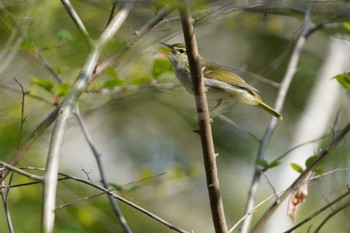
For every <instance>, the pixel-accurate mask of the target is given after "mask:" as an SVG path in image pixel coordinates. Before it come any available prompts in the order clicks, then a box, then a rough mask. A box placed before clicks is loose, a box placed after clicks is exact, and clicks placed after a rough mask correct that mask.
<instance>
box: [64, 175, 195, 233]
mask: <svg viewBox="0 0 350 233" xmlns="http://www.w3.org/2000/svg"><path fill="white" fill-rule="evenodd" d="M60 175H62V176H64V177H68V178H70V179H72V180H75V181H78V182H80V183H83V184H87V185H89V186H91V187H94V188H96V189H99V190H101V191H103V192H105V193H106V194H108V195H110V196H112V197H113V198H115V199H118V200H119V201H121V202H123V203H125V204H127V205H129V206H131V207H132V208H134V209H136V210H138V211H140V212H141V213H144V214H145V215H147V216H149V217H151V218H152V219H154V220H156V221H157V222H160V223H161V224H163V225H165V226H167V227H169V228H170V229H172V230H174V231H176V232H180V233H189V232H188V231H185V230H182V229H179V228H177V227H175V226H174V225H172V224H171V223H169V222H167V221H165V220H164V219H162V218H160V217H159V216H157V215H155V214H153V213H151V212H149V211H148V210H146V209H144V208H142V207H140V206H138V205H136V204H134V203H133V202H131V201H129V200H127V199H125V198H123V197H121V196H119V195H117V194H115V193H113V192H111V191H110V190H108V189H106V188H104V187H102V186H99V185H97V184H94V183H91V182H89V181H87V180H83V179H80V178H78V177H73V176H69V175H66V174H62V173H60Z"/></svg>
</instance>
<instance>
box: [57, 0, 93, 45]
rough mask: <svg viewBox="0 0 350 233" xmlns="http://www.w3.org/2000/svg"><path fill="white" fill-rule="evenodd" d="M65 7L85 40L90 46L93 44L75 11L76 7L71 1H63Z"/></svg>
mask: <svg viewBox="0 0 350 233" xmlns="http://www.w3.org/2000/svg"><path fill="white" fill-rule="evenodd" d="M61 2H62V4H63V6H64V7H65V8H66V10H67V12H68V14H69V15H70V16H71V18H72V20H73V22H74V23H75V25H76V26H77V28H78V29H79V31H80V32H81V34H82V35H83V36H84V39H85V40H86V41H87V42H88V44H89V45H90V44H91V37H90V35H89V32H88V31H87V29H86V27H85V25H84V23H83V21H82V20H81V18H80V17H79V15H78V13H77V12H76V11H75V9H74V7H73V6H72V4H71V3H70V1H69V0H61Z"/></svg>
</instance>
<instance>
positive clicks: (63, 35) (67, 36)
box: [57, 29, 74, 41]
mask: <svg viewBox="0 0 350 233" xmlns="http://www.w3.org/2000/svg"><path fill="white" fill-rule="evenodd" d="M57 36H58V38H59V39H60V40H63V41H72V40H74V36H73V35H72V33H70V31H68V30H65V29H62V30H60V31H58V32H57Z"/></svg>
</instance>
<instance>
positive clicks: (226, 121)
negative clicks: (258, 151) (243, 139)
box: [216, 113, 260, 142]
mask: <svg viewBox="0 0 350 233" xmlns="http://www.w3.org/2000/svg"><path fill="white" fill-rule="evenodd" d="M216 117H217V118H219V119H220V120H222V121H223V122H225V123H227V124H228V125H230V126H231V127H233V128H235V129H238V130H239V131H241V132H243V133H245V134H247V135H249V136H250V137H251V138H252V139H254V140H255V141H257V142H260V139H259V138H258V137H257V136H255V135H254V134H252V133H251V132H249V131H248V130H246V129H244V128H243V127H242V126H240V125H238V124H237V123H235V122H234V121H233V120H231V119H230V118H228V117H226V116H225V115H223V114H221V113H219V114H218V115H217V116H216Z"/></svg>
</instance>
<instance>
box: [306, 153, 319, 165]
mask: <svg viewBox="0 0 350 233" xmlns="http://www.w3.org/2000/svg"><path fill="white" fill-rule="evenodd" d="M317 157H318V156H317V155H313V156H311V157H309V158H308V159H307V160H306V161H305V166H306V167H310V165H311V164H312V163H313V162H314V161H315V160H316V159H317Z"/></svg>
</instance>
